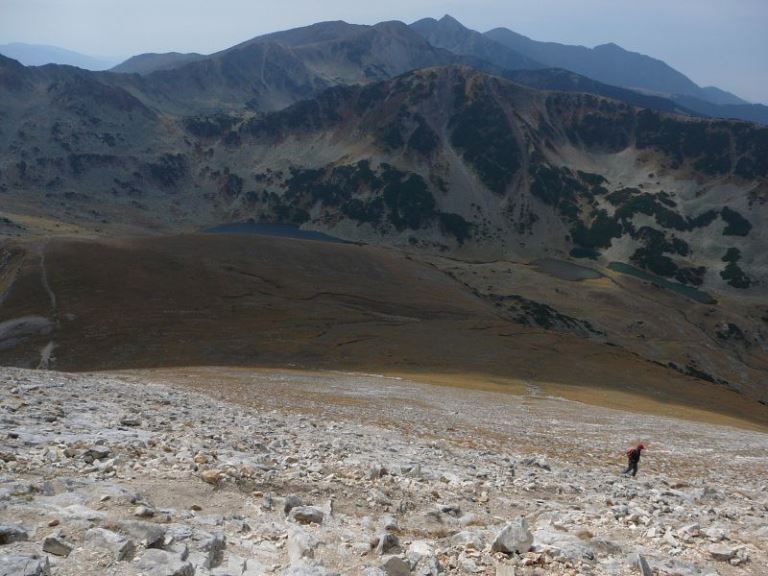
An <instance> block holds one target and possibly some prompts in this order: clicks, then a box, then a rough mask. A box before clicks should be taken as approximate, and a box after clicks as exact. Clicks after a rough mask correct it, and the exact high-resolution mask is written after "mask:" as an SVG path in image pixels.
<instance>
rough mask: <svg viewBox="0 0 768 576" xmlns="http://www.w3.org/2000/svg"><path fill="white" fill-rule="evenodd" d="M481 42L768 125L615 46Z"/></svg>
mask: <svg viewBox="0 0 768 576" xmlns="http://www.w3.org/2000/svg"><path fill="white" fill-rule="evenodd" d="M485 36H486V37H488V38H490V39H492V40H494V41H496V42H498V43H499V44H502V45H504V46H506V47H507V48H509V49H511V50H515V51H517V52H518V53H520V54H522V55H524V56H527V57H529V58H533V59H535V60H538V61H539V62H541V63H542V64H543V65H546V66H549V67H555V68H563V69H566V70H570V71H572V72H576V73H578V74H581V75H583V76H587V77H588V78H592V79H593V80H597V81H599V82H603V83H605V84H610V85H614V86H621V87H624V88H630V89H635V90H639V91H645V92H650V93H654V94H657V95H659V96H663V97H667V98H670V99H672V100H674V101H675V102H677V103H678V104H679V105H680V106H682V107H685V108H688V109H690V110H693V111H694V112H697V113H699V114H702V115H705V116H714V117H723V118H738V119H742V120H747V121H750V122H759V123H761V124H768V106H765V105H762V104H750V103H748V102H746V101H745V100H743V99H742V98H739V97H738V96H736V95H735V94H731V93H730V92H727V91H725V90H722V89H720V88H717V87H714V86H707V87H704V88H702V87H701V86H699V85H697V84H696V83H695V82H693V81H692V80H691V79H690V78H688V77H687V76H686V75H685V74H682V73H681V72H679V71H677V70H675V69H674V68H672V67H671V66H669V65H668V64H667V63H666V62H663V61H662V60H658V59H656V58H651V57H650V56H646V55H645V54H640V53H637V52H631V51H629V50H625V49H624V48H622V47H621V46H619V45H617V44H614V43H609V44H602V45H600V46H595V47H594V48H587V47H585V46H573V45H568V44H559V43H557V42H539V41H536V40H532V39H530V38H528V37H527V36H523V35H522V34H518V33H517V32H513V31H512V30H509V29H508V28H494V29H493V30H490V31H488V32H486V33H485Z"/></svg>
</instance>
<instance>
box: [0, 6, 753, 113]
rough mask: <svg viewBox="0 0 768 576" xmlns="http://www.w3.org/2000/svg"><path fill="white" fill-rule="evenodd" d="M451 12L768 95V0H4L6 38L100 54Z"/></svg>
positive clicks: (199, 46)
mask: <svg viewBox="0 0 768 576" xmlns="http://www.w3.org/2000/svg"><path fill="white" fill-rule="evenodd" d="M446 13H448V14H451V15H452V16H454V17H456V18H458V19H459V20H460V21H462V22H463V23H464V24H465V25H467V26H469V27H470V28H474V29H477V30H479V31H481V32H484V31H486V30H488V29H490V28H495V27H498V26H504V27H507V28H510V29H512V30H514V31H516V32H519V33H521V34H525V35H526V36H529V37H531V38H533V39H536V40H547V41H555V42H561V43H568V44H582V45H586V46H594V45H597V44H603V43H607V42H615V43H617V44H619V45H621V46H622V47H624V48H626V49H628V50H633V51H637V52H642V53H644V54H648V55H649V56H653V57H656V58H659V59H661V60H664V61H666V62H667V63H668V64H669V65H671V66H673V67H674V68H677V69H678V70H680V71H681V72H683V73H685V74H686V75H688V76H689V77H690V78H691V79H692V80H693V81H694V82H696V83H698V84H699V85H702V86H708V85H715V86H718V87H720V88H723V89H726V90H730V91H732V92H734V93H736V94H737V95H739V96H741V97H743V98H745V99H747V100H751V101H755V102H766V103H768V57H767V55H768V34H766V28H767V27H768V2H766V0H731V1H730V2H723V1H722V0H644V1H642V2H638V1H637V0H578V1H575V0H537V2H535V3H532V2H529V1H528V0H453V1H439V0H389V1H388V2H376V3H368V2H359V1H352V0H325V1H324V2H318V1H317V0H283V1H281V2H274V1H266V0H219V1H218V2H211V1H210V0H160V1H158V0H66V1H63V0H0V44H6V43H10V42H27V43H34V44H48V45H55V46H60V47H62V48H67V49H69V50H75V51H78V52H82V53H85V54H89V55H92V56H96V57H107V58H115V57H121V58H122V57H128V56H132V55H135V54H140V53H143V52H170V51H175V52H200V53H210V52H215V51H217V50H221V49H223V48H226V47H229V46H231V45H233V44H236V43H238V42H241V41H243V40H246V39H248V38H251V37H253V36H257V35H260V34H264V33H267V32H273V31H275V30H281V29H286V28H293V27H297V26H303V25H307V24H312V23H314V22H318V21H322V20H346V21H348V22H354V23H361V24H373V23H375V22H379V21H382V20H403V21H406V22H409V23H410V22H412V21H414V20H416V19H419V18H422V17H426V16H432V17H436V18H439V17H441V16H442V15H443V14H446Z"/></svg>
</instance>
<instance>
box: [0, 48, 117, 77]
mask: <svg viewBox="0 0 768 576" xmlns="http://www.w3.org/2000/svg"><path fill="white" fill-rule="evenodd" d="M0 54H2V55H3V56H6V57H7V58H13V59H14V60H18V61H19V62H21V63H22V64H24V65H25V66H44V65H45V64H63V65H66V66H77V67H78V68H83V69H84V70H94V71H95V70H107V69H109V68H112V67H113V66H114V65H115V64H117V63H118V62H119V60H118V59H116V58H99V57H96V56H89V55H87V54H81V53H79V52H74V51H72V50H67V49H65V48H60V47H58V46H47V45H43V44H25V43H23V42H14V43H11V44H3V45H0Z"/></svg>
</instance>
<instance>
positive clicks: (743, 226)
mask: <svg viewBox="0 0 768 576" xmlns="http://www.w3.org/2000/svg"><path fill="white" fill-rule="evenodd" d="M720 217H721V218H722V219H723V220H725V223H726V224H727V226H726V227H725V230H723V236H747V235H748V234H749V231H750V230H752V224H750V222H749V220H747V219H746V218H744V216H742V215H741V214H739V213H738V212H736V210H731V209H730V208H728V207H727V206H726V207H725V208H723V209H722V210H721V211H720Z"/></svg>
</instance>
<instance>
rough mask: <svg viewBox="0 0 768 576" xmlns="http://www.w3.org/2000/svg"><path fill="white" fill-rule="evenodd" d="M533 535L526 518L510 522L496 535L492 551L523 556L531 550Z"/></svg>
mask: <svg viewBox="0 0 768 576" xmlns="http://www.w3.org/2000/svg"><path fill="white" fill-rule="evenodd" d="M532 544H533V535H532V534H531V531H530V529H529V528H528V521H527V520H526V519H525V518H522V517H520V518H517V519H516V520H514V521H512V522H510V523H509V524H507V525H506V526H504V528H503V529H502V530H501V532H499V533H498V534H497V535H496V538H495V540H494V541H493V545H492V546H491V550H492V551H493V552H502V553H504V554H523V553H524V552H528V550H530V549H531V545H532Z"/></svg>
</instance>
